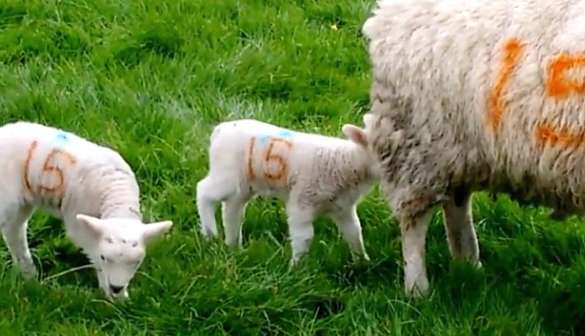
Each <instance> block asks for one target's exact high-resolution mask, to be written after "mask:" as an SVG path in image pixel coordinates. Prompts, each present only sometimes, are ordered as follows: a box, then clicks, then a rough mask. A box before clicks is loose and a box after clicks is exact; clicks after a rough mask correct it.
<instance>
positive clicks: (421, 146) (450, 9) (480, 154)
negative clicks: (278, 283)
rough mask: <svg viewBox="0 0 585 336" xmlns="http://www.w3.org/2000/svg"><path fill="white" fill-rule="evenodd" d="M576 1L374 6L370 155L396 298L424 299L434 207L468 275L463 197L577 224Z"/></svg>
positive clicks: (581, 66)
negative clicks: (390, 247)
mask: <svg viewBox="0 0 585 336" xmlns="http://www.w3.org/2000/svg"><path fill="white" fill-rule="evenodd" d="M584 23H585V0H573V1H569V0H555V1H549V0H517V1H504V0H492V1H462V0H391V1H381V2H379V3H378V7H377V8H376V9H375V12H374V15H373V16H372V17H371V18H369V19H368V20H367V21H366V22H365V24H364V26H363V33H364V35H365V36H366V37H367V39H368V43H369V55H370V58H371V61H372V64H373V86H372V88H371V99H372V106H371V113H372V114H373V121H372V124H371V129H367V130H366V131H368V137H369V143H370V144H371V145H370V147H369V148H370V150H371V151H372V152H373V153H374V154H375V156H376V157H377V159H378V162H379V164H380V169H381V170H382V171H381V174H382V186H383V189H384V192H385V194H386V196H387V199H388V202H389V204H390V206H391V208H392V209H393V211H394V214H395V215H396V217H397V218H398V220H399V222H400V226H401V233H402V252H403V258H404V260H405V272H404V273H405V277H404V278H405V289H406V291H407V293H410V294H412V295H420V294H425V293H426V292H427V290H428V287H429V284H428V280H427V274H426V269H425V261H424V256H425V236H426V232H427V226H428V223H429V220H430V218H431V211H432V208H433V206H434V205H435V204H441V205H442V207H443V210H444V220H445V221H444V222H445V228H446V231H447V236H448V241H449V249H450V251H451V254H452V255H453V257H455V258H462V259H467V260H470V261H472V262H473V263H476V264H479V249H478V242H477V238H476V234H475V231H474V228H473V221H472V216H471V193H472V192H473V191H478V190H489V191H492V192H507V193H510V194H511V195H512V196H513V197H515V198H517V199H519V200H523V201H527V202H532V203H536V204H541V205H545V206H549V207H552V208H554V209H555V214H557V215H562V214H569V213H577V214H582V213H584V212H585V152H584V150H585V96H584V95H585V38H584V37H585V24H584Z"/></svg>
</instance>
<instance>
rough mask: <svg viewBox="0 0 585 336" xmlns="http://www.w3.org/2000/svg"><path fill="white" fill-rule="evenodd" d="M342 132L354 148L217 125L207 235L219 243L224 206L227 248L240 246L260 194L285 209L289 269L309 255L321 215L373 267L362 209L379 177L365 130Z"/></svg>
mask: <svg viewBox="0 0 585 336" xmlns="http://www.w3.org/2000/svg"><path fill="white" fill-rule="evenodd" d="M364 119H365V120H366V119H367V118H364ZM343 132H344V133H345V134H346V136H347V137H349V139H351V141H349V140H344V139H339V138H332V137H326V136H321V135H316V134H306V133H299V132H292V131H289V130H286V129H282V128H279V127H276V126H273V125H270V124H266V123H263V122H259V121H255V120H238V121H231V122H224V123H222V124H219V125H218V126H217V127H216V128H215V129H214V131H213V134H212V135H211V145H210V150H209V168H210V171H209V175H208V176H207V177H205V178H204V179H203V180H201V181H200V182H199V183H198V184H197V207H198V211H199V215H200V217H201V224H202V227H201V232H202V234H203V235H204V236H205V237H210V236H217V234H218V232H217V227H216V223H215V218H214V207H215V204H216V203H217V202H220V201H221V202H223V221H224V228H225V241H226V243H227V244H228V245H230V246H234V245H241V243H242V235H241V217H242V213H243V210H244V208H245V205H246V203H247V202H248V201H249V200H250V198H252V197H253V196H254V195H255V194H261V195H270V196H276V197H278V198H280V199H282V200H283V201H284V202H285V203H286V211H287V215H288V226H289V234H290V239H291V245H292V258H291V264H295V263H297V262H298V261H299V259H300V258H301V257H302V256H303V255H304V254H305V253H306V252H307V250H308V249H309V247H310V244H311V241H312V239H313V220H314V219H315V217H316V216H317V215H319V214H328V215H330V216H331V217H332V218H333V219H334V220H335V222H336V224H337V226H338V228H339V230H340V231H341V233H342V235H343V237H344V239H345V240H346V241H347V242H348V243H349V246H350V248H351V251H352V253H353V255H359V256H361V257H362V258H364V259H366V260H367V259H368V255H367V254H366V251H365V249H364V243H363V240H362V229H361V224H360V221H359V218H358V216H357V212H356V207H357V203H358V201H359V199H360V197H361V196H362V195H363V194H365V193H366V192H367V191H368V190H370V188H371V187H372V185H373V183H374V181H375V174H374V170H373V169H372V166H371V161H372V158H371V156H370V154H369V152H368V151H367V149H366V147H367V137H366V134H365V133H364V132H363V130H362V129H360V128H357V127H355V126H353V125H344V126H343Z"/></svg>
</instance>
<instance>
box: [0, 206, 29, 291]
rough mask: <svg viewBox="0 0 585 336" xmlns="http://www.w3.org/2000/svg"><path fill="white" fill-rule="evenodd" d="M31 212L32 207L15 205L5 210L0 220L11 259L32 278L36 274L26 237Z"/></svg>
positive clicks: (26, 275)
mask: <svg viewBox="0 0 585 336" xmlns="http://www.w3.org/2000/svg"><path fill="white" fill-rule="evenodd" d="M31 213H32V207H29V206H26V207H20V208H19V207H15V208H13V209H11V210H9V211H5V212H4V215H5V216H6V217H4V219H3V220H1V221H0V228H1V231H2V236H3V237H4V241H5V242H6V245H7V246H8V250H9V251H10V254H11V255H12V260H14V262H15V263H16V265H17V266H18V268H19V269H20V270H21V271H22V273H23V275H24V276H25V278H27V279H34V278H36V277H37V275H38V272H37V269H36V267H35V264H34V262H33V259H32V256H31V253H30V250H29V248H28V240H27V238H26V229H27V226H28V219H29V217H30V215H31Z"/></svg>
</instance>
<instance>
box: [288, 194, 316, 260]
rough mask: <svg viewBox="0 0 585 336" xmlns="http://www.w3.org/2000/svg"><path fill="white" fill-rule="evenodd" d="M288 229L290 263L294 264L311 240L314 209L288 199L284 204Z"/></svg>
mask: <svg viewBox="0 0 585 336" xmlns="http://www.w3.org/2000/svg"><path fill="white" fill-rule="evenodd" d="M286 212H287V214H288V229H289V235H290V241H291V248H292V257H291V261H290V265H291V266H294V265H296V264H297V263H298V262H299V260H300V259H301V258H302V257H303V255H305V254H306V253H307V251H308V250H309V247H310V246H311V242H312V241H313V235H314V230H313V220H314V219H315V210H314V209H313V208H311V207H306V206H302V205H301V204H299V203H298V202H293V201H289V202H288V203H287V206H286Z"/></svg>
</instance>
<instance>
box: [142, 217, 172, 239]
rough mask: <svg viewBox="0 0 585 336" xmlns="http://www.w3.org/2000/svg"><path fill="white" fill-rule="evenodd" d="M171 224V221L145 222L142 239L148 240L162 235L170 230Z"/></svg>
mask: <svg viewBox="0 0 585 336" xmlns="http://www.w3.org/2000/svg"><path fill="white" fill-rule="evenodd" d="M171 226H173V222H171V221H164V222H158V223H151V224H147V225H146V226H145V229H144V233H143V236H144V240H145V241H146V242H148V241H150V240H152V239H155V238H157V237H159V236H161V235H163V234H164V233H165V232H167V231H169V230H170V228H171Z"/></svg>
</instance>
